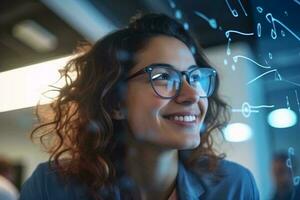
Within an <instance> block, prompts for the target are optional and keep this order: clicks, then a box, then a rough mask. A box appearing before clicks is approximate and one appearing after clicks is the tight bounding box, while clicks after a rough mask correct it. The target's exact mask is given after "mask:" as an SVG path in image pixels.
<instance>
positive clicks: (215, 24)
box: [194, 11, 218, 29]
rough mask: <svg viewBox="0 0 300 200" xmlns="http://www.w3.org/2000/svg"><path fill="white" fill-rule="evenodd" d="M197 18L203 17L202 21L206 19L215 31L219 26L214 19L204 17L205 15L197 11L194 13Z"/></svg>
mask: <svg viewBox="0 0 300 200" xmlns="http://www.w3.org/2000/svg"><path fill="white" fill-rule="evenodd" d="M194 13H195V14H196V15H197V16H199V17H201V18H202V19H204V20H205V21H207V22H208V24H209V25H210V27H212V28H213V29H217V27H218V25H217V21H216V20H215V19H214V18H208V17H207V16H206V15H204V14H203V13H201V12H199V11H195V12H194Z"/></svg>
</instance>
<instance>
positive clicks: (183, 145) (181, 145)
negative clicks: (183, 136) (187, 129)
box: [165, 139, 200, 150]
mask: <svg viewBox="0 0 300 200" xmlns="http://www.w3.org/2000/svg"><path fill="white" fill-rule="evenodd" d="M199 145H200V139H198V140H197V139H194V140H192V141H184V140H182V141H179V142H176V143H172V144H166V145H165V146H167V147H169V148H172V149H177V150H192V149H195V148H197V147H198V146H199Z"/></svg>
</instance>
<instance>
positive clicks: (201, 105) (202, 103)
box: [198, 98, 208, 120]
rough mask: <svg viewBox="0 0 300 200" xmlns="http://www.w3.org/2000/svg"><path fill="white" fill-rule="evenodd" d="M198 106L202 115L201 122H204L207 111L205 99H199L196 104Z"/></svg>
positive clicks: (206, 100)
mask: <svg viewBox="0 0 300 200" xmlns="http://www.w3.org/2000/svg"><path fill="white" fill-rule="evenodd" d="M198 105H199V108H200V110H201V113H202V116H201V117H202V120H204V118H205V116H206V113H207V110H208V99H207V98H205V99H201V100H200V101H199V103H198Z"/></svg>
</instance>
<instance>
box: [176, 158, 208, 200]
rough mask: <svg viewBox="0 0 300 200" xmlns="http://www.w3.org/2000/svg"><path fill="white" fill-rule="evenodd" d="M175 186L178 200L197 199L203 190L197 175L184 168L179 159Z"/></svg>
mask: <svg viewBox="0 0 300 200" xmlns="http://www.w3.org/2000/svg"><path fill="white" fill-rule="evenodd" d="M176 187H177V188H176V189H177V194H178V196H179V199H180V200H198V199H200V196H201V195H202V194H203V193H204V192H205V190H204V187H203V185H202V184H201V180H200V177H199V175H197V174H195V173H194V172H193V171H192V170H188V169H186V167H185V166H184V164H183V163H182V162H181V161H179V162H178V177H177V181H176Z"/></svg>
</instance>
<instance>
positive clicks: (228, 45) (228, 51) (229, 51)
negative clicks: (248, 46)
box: [226, 38, 231, 56]
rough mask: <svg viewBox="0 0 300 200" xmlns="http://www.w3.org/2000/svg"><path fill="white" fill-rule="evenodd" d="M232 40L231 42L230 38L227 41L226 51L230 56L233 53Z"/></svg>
mask: <svg viewBox="0 0 300 200" xmlns="http://www.w3.org/2000/svg"><path fill="white" fill-rule="evenodd" d="M230 42H231V38H228V41H227V49H226V53H227V55H228V56H229V55H230V54H231V50H230Z"/></svg>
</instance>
